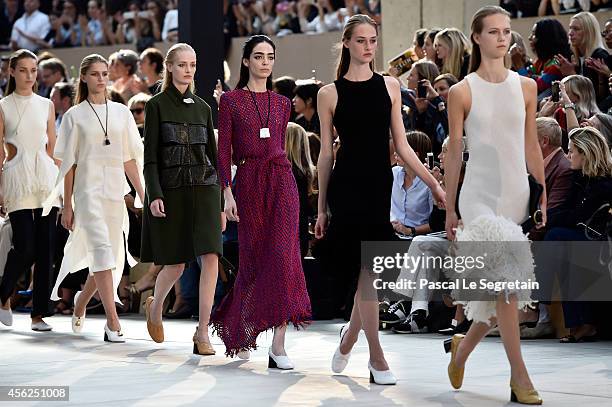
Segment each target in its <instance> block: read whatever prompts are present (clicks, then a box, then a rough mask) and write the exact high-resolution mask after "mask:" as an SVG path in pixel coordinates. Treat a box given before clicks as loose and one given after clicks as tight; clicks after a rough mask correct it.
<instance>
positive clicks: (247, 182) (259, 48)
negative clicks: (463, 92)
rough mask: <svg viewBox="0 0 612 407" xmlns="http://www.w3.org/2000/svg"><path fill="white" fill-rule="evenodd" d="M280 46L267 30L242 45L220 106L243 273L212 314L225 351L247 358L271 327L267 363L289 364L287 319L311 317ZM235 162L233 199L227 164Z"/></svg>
mask: <svg viewBox="0 0 612 407" xmlns="http://www.w3.org/2000/svg"><path fill="white" fill-rule="evenodd" d="M274 57H275V46H274V43H273V42H272V40H270V39H269V38H268V37H266V36H263V35H256V36H253V37H251V38H250V39H249V40H248V41H247V42H246V43H245V45H244V51H243V56H242V63H241V66H240V79H239V81H238V85H237V86H236V89H235V90H234V91H232V92H228V93H225V94H223V96H222V97H221V104H220V109H219V172H220V177H221V185H222V186H223V188H224V190H223V192H224V197H225V213H226V214H227V217H228V219H229V220H235V221H239V223H238V242H239V246H240V260H239V263H240V271H239V273H238V277H237V279H236V282H235V284H234V287H233V289H232V290H231V291H230V292H229V293H228V295H227V296H226V297H225V298H224V299H223V301H222V302H221V304H220V305H219V307H218V308H217V310H216V311H215V312H214V314H213V317H212V324H213V326H214V329H215V330H216V331H217V332H218V334H219V336H220V337H221V339H223V342H224V343H225V347H226V352H225V353H226V355H228V356H234V355H236V354H238V356H239V357H241V358H248V357H249V352H248V351H249V349H256V347H257V343H256V340H257V336H258V335H259V333H261V332H263V331H266V330H268V329H270V328H274V339H273V340H272V346H271V347H270V349H269V351H268V355H269V363H268V366H269V367H274V368H276V367H277V368H279V369H292V368H293V363H292V362H291V360H290V359H289V358H288V357H287V353H286V352H285V332H286V329H287V324H288V323H292V324H293V325H294V326H296V327H300V326H302V325H304V324H306V323H308V322H309V320H310V319H311V310H310V300H309V298H308V293H307V291H306V282H305V279H304V272H303V270H302V263H301V259H300V243H299V219H298V217H299V199H298V192H297V186H296V183H295V179H294V178H293V174H292V172H291V164H290V163H289V160H288V159H287V155H286V153H285V151H284V145H285V131H286V128H287V123H288V121H289V114H290V112H291V101H290V100H289V99H287V98H285V97H284V96H281V95H278V94H276V93H274V92H272V91H271V90H270V89H271V88H272V79H271V75H272V68H273V66H274ZM232 157H233V158H234V162H236V163H237V164H238V171H237V173H236V191H237V194H236V199H235V200H234V195H233V193H232V188H231V187H230V185H231V172H230V165H231V163H232Z"/></svg>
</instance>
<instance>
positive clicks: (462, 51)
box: [434, 28, 471, 78]
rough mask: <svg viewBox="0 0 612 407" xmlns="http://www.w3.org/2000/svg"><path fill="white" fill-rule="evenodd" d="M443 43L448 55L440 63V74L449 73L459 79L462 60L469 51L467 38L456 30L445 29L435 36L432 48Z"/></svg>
mask: <svg viewBox="0 0 612 407" xmlns="http://www.w3.org/2000/svg"><path fill="white" fill-rule="evenodd" d="M440 43H443V44H444V45H446V47H447V48H448V49H449V54H448V56H447V57H446V59H445V60H444V61H443V63H442V73H450V74H453V75H454V76H456V77H457V78H459V77H460V76H461V67H462V66H463V58H464V57H465V55H467V54H469V53H470V51H471V47H470V43H469V41H468V39H467V37H466V36H465V35H464V34H463V33H462V32H461V31H460V30H458V29H456V28H446V29H444V30H442V31H440V32H439V33H438V34H436V38H434V47H435V46H437V44H440Z"/></svg>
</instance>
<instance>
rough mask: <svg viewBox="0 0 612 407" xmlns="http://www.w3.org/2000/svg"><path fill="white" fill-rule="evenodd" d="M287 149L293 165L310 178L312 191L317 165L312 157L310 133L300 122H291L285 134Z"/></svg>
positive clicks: (309, 183)
mask: <svg viewBox="0 0 612 407" xmlns="http://www.w3.org/2000/svg"><path fill="white" fill-rule="evenodd" d="M285 151H286V152H287V158H289V162H291V164H292V165H294V166H296V167H297V169H298V170H299V171H300V172H301V173H302V174H304V175H305V176H306V178H307V179H308V190H309V192H311V191H312V181H313V180H314V177H315V166H314V164H313V163H312V158H311V157H310V143H309V140H308V133H307V132H306V130H304V128H303V127H302V126H300V125H299V124H296V123H293V122H289V123H288V124H287V132H286V134H285Z"/></svg>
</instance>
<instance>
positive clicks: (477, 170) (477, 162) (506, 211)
mask: <svg viewBox="0 0 612 407" xmlns="http://www.w3.org/2000/svg"><path fill="white" fill-rule="evenodd" d="M510 38H511V29H510V16H509V14H508V13H507V12H506V11H504V10H503V9H502V8H500V7H497V6H487V7H483V8H481V9H480V10H479V11H477V12H476V14H475V15H474V18H473V20H472V43H473V46H474V47H473V53H472V61H471V66H470V72H471V73H470V74H469V75H467V76H466V78H465V79H464V80H462V81H461V82H460V83H458V84H457V85H455V86H453V87H452V88H451V91H450V94H449V103H448V106H449V123H450V141H449V144H448V154H447V157H446V163H445V166H446V177H447V192H448V201H447V211H446V232H447V236H448V238H449V239H450V240H453V239H454V237H455V232H456V235H457V236H456V237H457V241H481V242H482V241H518V242H522V243H520V244H519V245H520V247H521V248H525V251H526V252H527V253H522V254H524V256H521V257H520V258H518V261H517V265H516V266H515V267H513V265H512V264H510V263H512V261H507V262H505V264H504V266H503V267H502V268H501V269H500V268H494V269H490V268H489V269H486V273H487V274H486V276H485V277H487V278H488V279H489V280H490V281H491V280H493V281H515V280H518V281H529V280H528V279H529V278H531V279H532V280H535V278H534V273H533V259H532V258H531V252H530V250H529V249H528V246H527V245H528V242H527V238H526V237H525V236H524V235H523V233H522V231H521V227H520V226H519V224H520V223H522V222H523V221H524V220H525V219H526V218H527V217H528V213H527V212H528V203H529V194H530V189H529V184H528V181H527V172H526V169H528V170H529V173H531V174H532V175H533V176H534V177H535V178H536V180H537V181H538V182H539V183H541V184H542V185H544V165H543V161H542V154H541V151H540V148H539V147H538V141H537V137H536V121H535V113H536V93H537V85H536V83H535V81H533V80H532V79H529V78H524V77H520V76H519V75H518V74H517V73H516V72H513V71H510V70H508V69H506V68H505V66H504V56H505V55H506V53H507V52H508V46H509V44H510ZM464 128H465V132H466V133H467V137H468V139H467V144H468V148H469V151H470V160H469V161H468V163H467V169H466V174H465V180H464V182H463V186H462V188H461V196H460V199H459V210H460V211H461V217H462V221H463V224H464V227H463V228H462V229H460V230H456V228H457V226H458V220H457V214H456V212H455V202H456V196H457V183H458V179H459V172H460V168H461V151H462V135H463V130H464ZM544 191H546V189H544ZM541 210H542V213H543V214H544V219H543V223H541V224H540V225H539V227H542V226H543V225H544V223H545V222H546V218H545V216H546V194H545V193H544V194H543V196H542V198H541ZM492 235H495V236H492ZM479 254H481V253H479ZM506 257H508V258H509V259H510V258H514V257H513V256H506ZM489 262H491V264H493V261H492V259H488V261H487V263H489ZM464 277H466V278H468V277H469V278H472V276H471V275H470V274H469V273H468V274H465V275H464ZM529 295H530V293H529V292H526V291H525V290H523V291H521V292H510V291H503V292H501V293H499V294H498V295H497V296H496V297H493V296H492V300H491V301H461V298H460V297H459V296H454V297H455V298H457V299H458V300H459V301H458V302H461V303H463V304H464V305H465V312H466V315H467V318H468V319H473V320H474V323H473V324H472V326H471V327H470V329H469V330H468V332H467V334H466V335H465V337H464V336H463V335H455V336H453V338H452V339H449V340H448V342H447V343H446V350H447V352H449V351H450V352H451V361H450V364H449V366H448V375H449V378H450V381H451V384H452V386H453V387H454V388H455V389H459V388H460V387H461V384H462V381H463V370H464V366H465V362H466V360H467V358H468V356H469V355H470V353H471V352H472V351H473V350H474V348H475V347H476V345H477V344H478V343H479V342H480V341H481V340H482V338H484V336H485V335H486V334H487V332H488V331H489V330H490V329H491V325H494V324H495V323H497V324H498V326H499V331H500V334H501V337H502V340H503V343H504V348H505V350H506V355H507V356H508V360H509V362H510V366H511V380H510V388H511V392H512V393H511V394H512V397H511V398H512V401H518V402H520V403H524V404H541V403H542V399H541V398H540V397H539V395H538V392H537V391H536V390H535V389H534V387H533V384H532V383H531V380H530V378H529V374H528V373H527V368H526V367H525V363H524V361H523V358H522V355H521V347H520V335H519V322H518V310H519V309H521V308H524V307H525V305H526V304H528V303H529V302H530V298H529Z"/></svg>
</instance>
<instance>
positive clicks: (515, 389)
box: [510, 380, 542, 405]
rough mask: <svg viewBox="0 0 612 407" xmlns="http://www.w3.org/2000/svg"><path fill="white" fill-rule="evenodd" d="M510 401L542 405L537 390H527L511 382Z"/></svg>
mask: <svg viewBox="0 0 612 407" xmlns="http://www.w3.org/2000/svg"><path fill="white" fill-rule="evenodd" d="M510 401H513V402H515V403H521V404H532V405H540V404H542V399H541V398H540V395H539V394H538V391H537V390H536V389H525V388H522V387H519V386H518V385H516V384H515V383H514V382H513V381H512V380H510Z"/></svg>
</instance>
